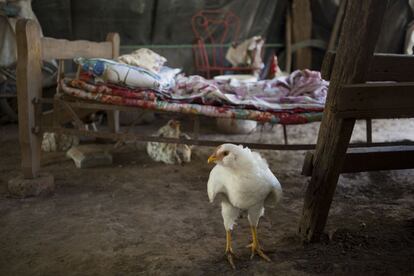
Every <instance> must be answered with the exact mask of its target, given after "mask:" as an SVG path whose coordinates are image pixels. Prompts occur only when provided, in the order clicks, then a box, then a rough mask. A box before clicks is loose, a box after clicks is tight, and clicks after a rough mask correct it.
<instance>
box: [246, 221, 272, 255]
mask: <svg viewBox="0 0 414 276" xmlns="http://www.w3.org/2000/svg"><path fill="white" fill-rule="evenodd" d="M250 229H251V230H252V240H253V241H252V243H251V244H250V245H249V247H251V248H252V255H251V256H250V259H253V257H254V254H257V255H259V256H260V257H262V258H263V259H265V260H266V261H268V262H270V258H269V257H268V256H266V254H265V253H264V252H263V250H262V249H261V247H260V244H259V239H258V238H257V227H256V226H250Z"/></svg>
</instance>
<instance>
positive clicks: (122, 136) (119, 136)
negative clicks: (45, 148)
mask: <svg viewBox="0 0 414 276" xmlns="http://www.w3.org/2000/svg"><path fill="white" fill-rule="evenodd" d="M40 130H41V132H58V133H59V132H60V133H67V134H71V135H76V136H85V137H97V138H103V139H111V140H120V141H126V140H129V141H141V142H161V143H174V144H187V145H200V146H210V147H216V146H219V145H222V144H225V143H235V142H234V141H227V140H203V139H198V140H195V139H190V140H188V139H175V138H164V137H155V136H148V135H142V134H136V133H120V132H118V133H113V132H103V131H97V132H95V131H87V130H78V129H73V128H63V127H42V128H41V129H40ZM237 144H240V145H244V146H247V147H249V148H251V149H270V150H309V149H313V148H314V146H315V145H311V144H291V145H280V144H259V143H246V142H237Z"/></svg>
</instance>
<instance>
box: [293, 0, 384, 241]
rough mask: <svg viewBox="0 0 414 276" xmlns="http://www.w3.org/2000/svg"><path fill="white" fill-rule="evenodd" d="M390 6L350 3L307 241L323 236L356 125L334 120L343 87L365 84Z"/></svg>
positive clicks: (309, 194) (370, 0)
mask: <svg viewBox="0 0 414 276" xmlns="http://www.w3.org/2000/svg"><path fill="white" fill-rule="evenodd" d="M387 2H388V1H384V0H365V1H360V0H349V1H348V4H347V8H346V16H345V19H344V23H343V27H342V33H341V36H340V39H339V44H338V50H337V54H336V57H335V64H334V67H333V72H332V78H331V82H330V85H329V92H328V97H327V100H326V108H325V111H324V115H323V118H322V123H321V127H320V129H319V135H318V142H317V145H316V150H315V156H314V160H313V167H314V169H313V173H312V178H311V180H310V182H309V185H308V188H307V190H306V194H305V200H304V205H303V212H302V217H301V219H300V223H299V229H298V234H299V235H300V236H301V237H302V239H303V240H304V241H307V242H309V241H317V240H319V238H320V235H321V233H322V232H323V229H324V227H325V225H326V220H327V217H328V213H329V208H330V206H331V203H332V198H333V195H334V192H335V188H336V184H337V181H338V177H339V174H340V171H341V167H342V164H343V162H344V160H345V153H346V149H347V147H348V144H349V140H350V138H351V134H352V130H353V127H354V124H355V120H354V119H341V118H338V117H337V116H335V113H334V112H332V110H333V107H334V106H336V103H337V101H338V98H339V95H340V93H341V91H342V89H341V88H342V86H343V85H345V84H352V83H363V82H365V79H366V72H367V71H368V68H369V65H370V63H371V59H372V57H373V52H374V48H375V44H376V42H377V39H378V35H379V32H380V29H381V28H380V27H381V22H382V19H383V17H384V14H385V9H386V7H387Z"/></svg>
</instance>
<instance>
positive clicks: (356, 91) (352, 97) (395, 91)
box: [333, 82, 414, 119]
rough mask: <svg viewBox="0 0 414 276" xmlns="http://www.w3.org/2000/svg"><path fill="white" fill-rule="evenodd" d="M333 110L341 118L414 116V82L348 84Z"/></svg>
mask: <svg viewBox="0 0 414 276" xmlns="http://www.w3.org/2000/svg"><path fill="white" fill-rule="evenodd" d="M333 109H334V112H336V113H337V115H338V116H339V117H341V118H356V119H362V118H384V119H387V118H406V117H414V82H407V83H404V82H400V83H388V82H387V83H366V84H352V85H345V86H344V87H343V88H342V91H341V93H340V95H339V96H338V100H337V102H336V105H335V106H334V107H333Z"/></svg>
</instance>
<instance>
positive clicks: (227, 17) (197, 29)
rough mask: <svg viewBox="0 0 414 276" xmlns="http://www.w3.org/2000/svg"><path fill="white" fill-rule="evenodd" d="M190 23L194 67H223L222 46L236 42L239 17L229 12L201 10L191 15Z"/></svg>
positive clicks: (238, 30)
mask: <svg viewBox="0 0 414 276" xmlns="http://www.w3.org/2000/svg"><path fill="white" fill-rule="evenodd" d="M191 23H192V29H193V33H194V36H195V43H194V48H193V50H194V58H195V64H196V67H197V68H205V67H223V66H224V57H225V54H224V47H223V46H222V44H225V43H229V42H232V41H237V40H238V38H239V32H240V19H239V17H238V16H236V15H235V14H234V13H233V12H231V11H223V10H201V11H198V12H197V13H196V14H194V15H193V17H192V19H191ZM206 45H207V46H206Z"/></svg>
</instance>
